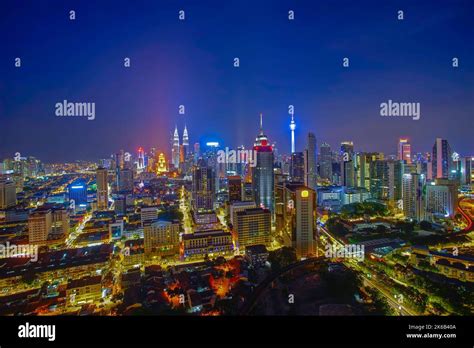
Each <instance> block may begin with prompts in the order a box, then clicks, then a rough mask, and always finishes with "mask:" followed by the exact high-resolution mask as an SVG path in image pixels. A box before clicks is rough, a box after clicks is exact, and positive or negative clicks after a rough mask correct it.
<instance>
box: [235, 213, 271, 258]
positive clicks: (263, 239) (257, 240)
mask: <svg viewBox="0 0 474 348" xmlns="http://www.w3.org/2000/svg"><path fill="white" fill-rule="evenodd" d="M233 226H234V232H235V238H234V239H235V240H236V242H237V245H238V246H239V249H240V251H242V250H244V249H245V248H246V247H247V246H251V245H257V244H263V245H265V246H270V233H271V228H272V217H271V213H270V210H268V209H262V208H253V209H246V210H243V211H239V212H237V213H236V221H235V222H234V225H233Z"/></svg>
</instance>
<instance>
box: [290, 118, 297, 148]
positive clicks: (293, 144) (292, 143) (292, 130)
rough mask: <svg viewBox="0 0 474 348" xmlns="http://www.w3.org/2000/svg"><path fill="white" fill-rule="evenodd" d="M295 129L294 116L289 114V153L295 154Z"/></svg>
mask: <svg viewBox="0 0 474 348" xmlns="http://www.w3.org/2000/svg"><path fill="white" fill-rule="evenodd" d="M295 128H296V123H295V119H294V115H293V114H291V122H290V129H291V153H295Z"/></svg>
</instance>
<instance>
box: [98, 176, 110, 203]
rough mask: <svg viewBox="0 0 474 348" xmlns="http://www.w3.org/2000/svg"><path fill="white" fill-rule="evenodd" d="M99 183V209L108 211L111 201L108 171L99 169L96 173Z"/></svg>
mask: <svg viewBox="0 0 474 348" xmlns="http://www.w3.org/2000/svg"><path fill="white" fill-rule="evenodd" d="M96 181H97V209H98V210H107V208H108V199H109V185H108V183H107V169H105V168H102V167H99V168H98V169H97V172H96Z"/></svg>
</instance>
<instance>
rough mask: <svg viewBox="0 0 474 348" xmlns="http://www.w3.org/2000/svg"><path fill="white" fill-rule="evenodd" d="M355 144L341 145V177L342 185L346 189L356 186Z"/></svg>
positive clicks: (349, 142) (346, 142) (347, 142)
mask: <svg viewBox="0 0 474 348" xmlns="http://www.w3.org/2000/svg"><path fill="white" fill-rule="evenodd" d="M353 157H354V143H353V142H352V141H343V142H342V143H341V151H340V158H341V161H340V168H341V177H340V184H341V185H342V186H346V187H353V186H355V172H354V161H353Z"/></svg>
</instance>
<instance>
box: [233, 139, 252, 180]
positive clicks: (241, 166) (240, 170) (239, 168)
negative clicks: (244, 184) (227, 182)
mask: <svg viewBox="0 0 474 348" xmlns="http://www.w3.org/2000/svg"><path fill="white" fill-rule="evenodd" d="M244 150H245V146H243V145H241V146H239V147H237V153H240V154H242V155H241V156H240V161H237V163H236V165H235V172H236V174H237V175H240V177H241V178H244V177H245V175H246V170H247V168H246V167H247V166H246V164H247V162H249V161H248V158H243V157H244V155H243V154H244V153H245V152H244Z"/></svg>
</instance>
